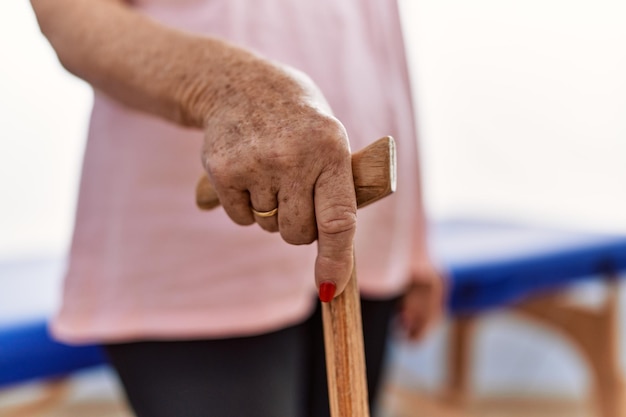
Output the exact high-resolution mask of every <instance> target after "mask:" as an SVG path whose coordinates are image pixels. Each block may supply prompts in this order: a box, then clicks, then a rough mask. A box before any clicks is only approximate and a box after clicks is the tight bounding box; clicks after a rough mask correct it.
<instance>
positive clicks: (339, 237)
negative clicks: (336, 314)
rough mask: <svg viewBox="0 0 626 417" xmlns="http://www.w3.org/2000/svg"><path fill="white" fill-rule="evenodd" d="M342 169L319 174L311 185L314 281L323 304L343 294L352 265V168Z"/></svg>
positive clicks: (354, 213)
mask: <svg viewBox="0 0 626 417" xmlns="http://www.w3.org/2000/svg"><path fill="white" fill-rule="evenodd" d="M346 165H347V166H342V167H338V168H337V169H333V170H329V171H326V172H323V173H322V174H321V175H320V176H319V178H318V180H317V182H316V185H315V218H316V222H317V235H318V236H317V259H316V261H315V281H316V283H317V286H318V289H319V294H320V300H321V301H323V302H329V301H331V300H332V299H333V298H334V297H335V296H336V295H339V294H341V293H342V292H343V290H344V288H345V287H346V285H347V283H348V280H349V279H350V275H351V273H352V267H353V262H354V234H355V232H356V196H355V192H354V182H353V179H352V168H351V165H350V163H349V162H348V163H347V164H346Z"/></svg>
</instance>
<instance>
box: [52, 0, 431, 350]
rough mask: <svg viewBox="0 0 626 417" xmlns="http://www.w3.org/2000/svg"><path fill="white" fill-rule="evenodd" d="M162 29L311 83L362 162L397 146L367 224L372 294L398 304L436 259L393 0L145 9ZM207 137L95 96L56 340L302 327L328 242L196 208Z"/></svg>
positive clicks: (363, 256)
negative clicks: (382, 195) (381, 143)
mask: <svg viewBox="0 0 626 417" xmlns="http://www.w3.org/2000/svg"><path fill="white" fill-rule="evenodd" d="M134 6H135V7H136V9H137V10H138V11H139V12H140V13H145V14H147V15H149V16H151V17H153V18H154V19H156V20H159V21H161V22H163V23H165V24H168V25H171V26H175V27H178V28H184V29H185V30H188V31H193V32H198V33H202V34H205V35H209V36H217V37H222V38H225V39H228V40H230V41H232V42H234V43H237V44H239V45H242V46H245V47H248V48H251V49H253V50H255V51H257V52H258V53H261V54H263V55H265V56H267V57H269V58H271V59H274V60H277V61H281V62H284V63H286V64H289V65H291V66H293V67H296V68H298V69H301V70H303V71H304V72H306V73H308V74H309V75H310V76H311V77H312V78H313V80H314V81H316V83H317V84H318V85H319V86H320V87H321V89H322V91H323V92H324V94H325V95H326V98H327V99H328V101H329V103H330V105H331V106H332V108H333V110H334V112H335V115H336V116H337V117H338V118H339V120H341V121H342V122H343V123H344V125H345V126H346V129H347V131H348V134H349V137H350V141H351V145H352V150H353V151H356V150H359V149H360V148H362V147H364V146H365V145H367V144H369V143H370V142H372V141H373V140H375V139H377V138H378V137H381V136H385V135H392V136H394V137H395V138H396V140H397V151H398V168H399V171H398V191H397V193H396V194H394V195H393V196H391V197H388V198H386V199H385V200H383V201H380V202H378V203H376V204H373V205H372V206H369V207H367V208H365V209H363V210H361V211H359V213H358V227H357V229H358V230H357V241H356V250H357V252H356V254H357V255H356V256H357V267H358V278H359V283H360V286H361V289H362V291H363V293H364V294H366V295H369V296H371V297H387V296H391V295H397V294H398V293H399V292H400V291H401V290H402V288H403V287H404V286H405V285H406V283H407V279H408V277H409V270H410V268H411V265H412V263H413V264H415V263H416V262H417V263H419V262H420V261H422V260H424V259H425V256H426V255H425V249H424V247H423V240H424V239H423V236H424V230H423V224H422V221H423V219H422V211H421V201H420V193H419V172H418V164H417V146H416V138H415V131H414V124H413V109H412V104H411V98H410V89H409V80H408V75H407V68H406V62H405V56H404V49H403V42H402V36H401V29H400V21H399V16H398V10H397V5H396V3H395V1H393V0H341V1H337V0H315V1H301V0H187V1H176V0H140V1H137V2H136V3H135V4H134ZM201 142H202V133H201V132H200V131H195V130H188V129H183V128H180V127H178V126H175V125H173V124H170V123H168V122H165V121H163V120H160V119H158V118H156V117H152V116H150V115H146V114H143V113H140V112H136V111H133V110H129V109H128V108H125V107H124V106H122V105H120V104H118V103H116V102H114V101H112V100H111V99H109V98H107V97H105V96H103V95H102V94H99V93H97V92H96V97H95V103H94V108H93V115H92V120H91V127H90V130H89V140H88V144H87V148H86V151H85V159H84V167H83V175H82V181H81V187H80V197H79V202H78V209H77V214H76V225H75V232H74V239H73V243H72V248H71V254H70V259H69V270H68V273H67V277H66V280H65V285H64V291H63V303H62V307H61V309H60V311H59V312H58V314H57V316H56V318H55V320H54V322H53V326H52V329H53V333H54V334H55V335H56V337H58V338H59V339H61V340H63V341H66V342H74V343H82V342H103V341H127V340H134V339H148V338H150V339H185V338H199V337H205V338H206V337H229V336H237V335H246V334H255V333H260V332H266V331H270V330H274V329H278V328H280V327H283V326H287V325H290V324H294V323H296V322H298V321H300V320H302V319H304V318H305V317H306V316H307V315H308V314H309V313H310V312H311V310H312V307H313V303H314V302H316V297H315V285H314V279H313V265H314V258H315V253H316V246H315V245H310V246H291V245H288V244H286V243H285V242H284V241H282V240H281V238H280V236H279V235H278V234H270V233H267V232H264V231H263V230H261V229H260V228H259V227H258V226H256V225H254V226H250V227H242V226H238V225H236V224H234V223H233V222H232V221H231V220H230V219H229V218H228V217H227V216H226V214H225V213H224V211H223V210H222V209H217V210H214V211H213V212H209V213H207V212H201V211H199V210H198V209H197V208H196V207H195V204H194V187H195V183H196V181H197V179H198V177H199V175H200V174H201V173H202V167H201V164H200V156H199V150H200V147H201Z"/></svg>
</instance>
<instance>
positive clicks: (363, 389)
mask: <svg viewBox="0 0 626 417" xmlns="http://www.w3.org/2000/svg"><path fill="white" fill-rule="evenodd" d="M352 175H353V177H354V188H355V191H356V200H357V207H359V208H361V207H364V206H366V205H368V204H370V203H373V202H374V201H377V200H380V199H381V198H383V197H386V196H387V195H389V194H391V193H393V192H394V191H395V188H396V159H395V144H394V141H393V138H391V137H390V136H387V137H384V138H382V139H379V140H377V141H376V142H374V143H372V144H371V145H369V146H367V147H366V148H364V149H362V150H361V151H359V152H356V153H354V154H353V155H352ZM196 203H197V205H198V207H200V208H201V209H203V210H211V209H213V208H215V207H217V206H219V204H220V203H219V199H218V197H217V194H216V192H215V190H214V189H213V186H212V185H211V183H210V182H209V180H208V178H207V177H206V176H203V177H202V178H201V179H200V181H199V182H198V186H197V188H196ZM322 317H323V322H324V344H325V348H326V369H327V373H328V393H329V399H330V414H331V416H332V417H369V406H368V398H367V378H366V374H365V354H364V351H363V329H362V323H361V303H360V298H359V289H358V285H357V281H356V268H355V267H353V268H352V276H351V278H350V281H349V282H348V285H347V286H346V289H345V290H344V291H343V293H341V295H339V296H338V297H336V298H335V299H334V300H333V301H331V302H330V303H322Z"/></svg>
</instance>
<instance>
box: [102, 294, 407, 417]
mask: <svg viewBox="0 0 626 417" xmlns="http://www.w3.org/2000/svg"><path fill="white" fill-rule="evenodd" d="M395 308H396V300H389V301H367V300H363V301H362V315H363V333H364V339H365V356H366V363H367V379H368V391H369V393H370V407H371V406H372V404H373V403H374V402H375V400H376V393H377V391H378V388H379V382H380V380H381V372H382V369H383V359H384V356H385V346H386V340H387V332H388V328H389V322H390V319H391V317H392V316H393V313H394V312H395ZM320 310H321V309H320V308H319V307H318V308H317V310H316V311H315V313H314V314H313V316H312V317H310V318H309V319H308V320H307V321H306V322H304V323H302V324H299V325H296V326H293V327H289V328H286V329H283V330H280V331H277V332H274V333H268V334H263V335H260V336H253V337H243V338H233V339H216V340H194V341H175V342H162V341H156V342H153V341H146V342H137V343H124V344H113V345H108V346H106V351H107V353H108V355H109V357H110V360H111V363H112V365H113V366H114V367H115V369H116V370H117V372H118V374H119V376H120V379H121V381H122V384H123V386H124V389H125V391H126V395H127V397H128V400H129V402H130V404H131V406H132V408H133V410H134V411H135V414H136V415H137V417H209V416H210V417H325V416H329V407H328V392H327V386H326V365H325V362H324V341H323V333H322V318H321V311H320Z"/></svg>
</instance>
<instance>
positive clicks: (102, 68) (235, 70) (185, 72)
mask: <svg viewBox="0 0 626 417" xmlns="http://www.w3.org/2000/svg"><path fill="white" fill-rule="evenodd" d="M31 3H32V5H33V8H34V10H35V13H36V15H37V19H38V21H39V24H40V27H41V30H42V32H43V33H44V35H45V36H46V37H47V38H48V39H49V41H50V43H51V44H52V46H53V48H54V49H55V51H56V53H57V55H58V57H59V60H60V61H61V63H62V64H63V66H64V67H65V68H66V69H68V70H69V71H70V72H72V73H73V74H75V75H77V76H78V77H80V78H83V79H84V80H86V81H87V82H89V83H90V84H92V85H93V86H94V87H95V88H96V89H99V90H101V91H103V92H104V93H105V94H107V95H109V96H112V97H113V98H115V99H117V100H119V101H121V102H123V103H125V104H127V105H129V106H131V107H134V108H137V109H140V110H143V111H146V112H150V113H153V114H156V115H159V116H162V117H164V118H166V119H168V120H171V121H174V122H177V123H180V124H183V125H186V126H191V127H202V126H204V125H205V123H206V120H207V118H208V117H210V116H211V114H213V113H214V112H215V111H216V109H217V108H218V106H219V105H220V103H221V104H223V103H224V101H225V100H232V99H233V97H232V95H233V94H236V91H233V86H234V85H235V83H237V81H240V78H241V77H242V76H243V77H249V76H251V75H246V74H245V72H248V71H244V70H243V68H249V67H250V65H252V66H253V67H254V68H255V71H254V74H255V75H254V76H257V77H262V76H263V73H264V71H263V68H264V67H266V66H267V62H263V60H262V59H260V58H259V57H257V56H255V55H253V54H251V53H248V52H246V51H245V50H242V49H240V48H237V47H234V46H232V45H230V44H227V43H226V42H223V41H220V40H217V39H210V38H204V37H199V36H194V35H191V34H188V33H185V32H181V31H177V30H174V29H171V28H168V27H166V26H164V25H161V24H159V23H157V22H154V21H152V20H150V19H149V18H147V17H145V16H142V15H140V14H139V13H136V12H134V11H133V10H132V9H131V8H129V7H128V6H126V5H125V4H124V3H123V2H120V1H119V0H32V1H31ZM257 67H258V68H257ZM248 73H249V72H248ZM238 78H239V80H238Z"/></svg>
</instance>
